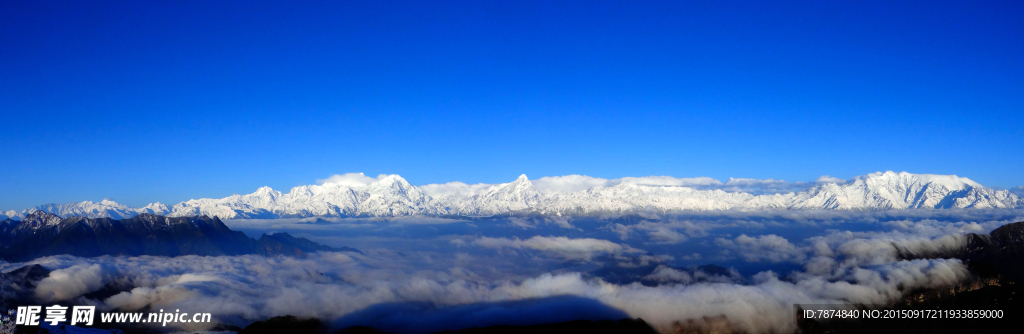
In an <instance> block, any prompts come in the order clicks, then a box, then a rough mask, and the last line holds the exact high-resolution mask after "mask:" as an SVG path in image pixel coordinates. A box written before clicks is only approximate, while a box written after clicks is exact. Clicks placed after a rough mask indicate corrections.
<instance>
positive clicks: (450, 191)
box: [419, 181, 492, 198]
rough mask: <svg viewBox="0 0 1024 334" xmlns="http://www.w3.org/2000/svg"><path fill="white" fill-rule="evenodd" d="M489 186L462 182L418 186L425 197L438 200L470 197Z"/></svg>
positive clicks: (489, 185)
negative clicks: (450, 197)
mask: <svg viewBox="0 0 1024 334" xmlns="http://www.w3.org/2000/svg"><path fill="white" fill-rule="evenodd" d="M491 186H492V185H491V184H485V183H477V184H465V183H462V182H458V181H456V182H448V183H444V184H426V185H422V186H419V188H420V190H422V191H423V193H425V194H427V196H430V197H434V198H438V197H444V196H454V197H470V196H473V195H476V194H479V193H480V192H482V191H484V190H487V188H490V187H491Z"/></svg>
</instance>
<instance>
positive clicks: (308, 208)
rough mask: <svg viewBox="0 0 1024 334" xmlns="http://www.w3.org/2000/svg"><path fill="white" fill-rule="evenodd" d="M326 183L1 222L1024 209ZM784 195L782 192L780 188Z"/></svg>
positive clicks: (908, 178)
mask: <svg viewBox="0 0 1024 334" xmlns="http://www.w3.org/2000/svg"><path fill="white" fill-rule="evenodd" d="M321 181H322V182H321V184H318V185H307V186H299V187H295V188H292V189H291V191H289V192H287V193H283V192H280V191H277V190H273V189H271V188H270V187H262V188H259V189H257V190H256V192H254V193H251V194H247V195H232V196H228V197H225V198H220V199H211V198H202V199H193V200H188V201H185V202H181V203H178V204H177V205H174V206H172V207H168V206H167V205H164V204H161V203H153V204H150V205H147V206H145V207H141V208H132V207H128V206H125V205H121V204H118V203H116V202H114V201H111V200H103V201H101V202H99V203H94V202H90V201H85V202H79V203H68V204H47V205H41V206H37V207H35V208H31V209H28V210H24V211H22V212H15V211H8V212H6V213H3V214H2V215H0V216H9V217H13V218H18V217H24V216H25V215H26V214H28V213H30V212H33V211H35V210H42V211H45V212H49V213H53V214H55V215H58V216H61V217H70V216H82V217H90V218H102V217H110V218H114V219H123V218H129V217H134V216H136V215H139V214H141V213H150V214H158V215H167V216H171V217H182V216H196V215H207V216H211V217H213V216H216V217H220V218H223V219H244V218H284V217H395V216H413V215H424V216H490V215H497V214H509V213H539V214H551V215H589V214H605V213H625V212H633V211H656V212H674V211H705V210H730V209H741V210H742V209H778V210H787V209H793V210H800V209H830V210H891V209H922V208H929V209H944V208H1024V199H1022V198H1021V197H1018V196H1017V195H1015V194H1013V193H1011V192H1009V191H1007V190H996V189H992V188H987V187H984V186H982V185H980V184H978V183H976V182H974V181H971V180H970V179H967V178H963V177H958V176H955V175H931V174H911V173H906V172H900V173H895V172H891V171H889V172H877V173H872V174H867V175H863V176H858V177H855V178H853V179H850V180H842V179H837V178H831V177H822V178H819V179H818V181H816V182H814V183H792V184H791V183H787V182H785V181H778V180H771V179H769V180H753V179H730V180H729V181H728V182H725V183H723V182H721V181H718V180H715V179H711V178H689V179H685V178H672V177H665V176H652V177H639V178H632V177H629V178H621V179H614V180H607V179H600V178H593V177H587V176H580V175H569V176H560V177H545V178H541V179H537V180H533V181H531V180H530V179H528V178H527V177H526V175H521V176H519V178H517V179H516V180H515V181H512V182H510V183H502V184H493V185H488V184H477V185H468V184H464V183H461V182H452V183H447V184H431V185H425V186H420V187H417V186H413V185H412V184H410V183H409V182H407V181H406V180H405V179H403V178H402V177H401V176H398V175H380V176H378V177H377V178H372V177H367V176H364V175H362V174H345V175H338V176H335V177H334V178H332V179H327V180H321ZM538 185H539V187H538ZM780 185H782V186H783V188H779V186H780ZM786 185H789V186H792V185H797V188H802V190H797V191H781V192H780V191H776V192H775V193H771V192H770V191H769V192H768V193H763V190H764V189H784V188H785V186H786ZM538 188H541V189H539V190H538ZM753 190H760V191H753ZM0 219H3V217H0Z"/></svg>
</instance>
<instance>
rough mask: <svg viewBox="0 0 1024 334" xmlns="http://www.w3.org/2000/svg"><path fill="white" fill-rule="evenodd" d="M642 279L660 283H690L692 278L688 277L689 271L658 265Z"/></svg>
mask: <svg viewBox="0 0 1024 334" xmlns="http://www.w3.org/2000/svg"><path fill="white" fill-rule="evenodd" d="M644 280H647V281H655V282H660V283H682V284H686V283H690V282H691V281H693V278H692V277H690V273H687V272H685V271H682V270H677V269H674V268H672V267H669V266H666V265H659V266H658V267H657V268H654V271H652V272H651V273H650V274H648V275H647V276H644Z"/></svg>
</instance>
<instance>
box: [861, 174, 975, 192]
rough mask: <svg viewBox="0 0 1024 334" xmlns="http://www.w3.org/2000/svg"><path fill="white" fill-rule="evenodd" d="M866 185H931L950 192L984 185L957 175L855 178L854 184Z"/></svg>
mask: <svg viewBox="0 0 1024 334" xmlns="http://www.w3.org/2000/svg"><path fill="white" fill-rule="evenodd" d="M861 182H862V183H864V184H865V185H868V186H871V187H903V188H907V187H913V186H915V185H929V186H932V187H943V188H945V189H949V190H963V189H965V188H967V187H973V188H983V186H982V185H980V184H978V183H977V182H974V181H973V180H971V179H968V178H966V177H959V176H956V175H935V174H911V173H907V172H899V173H896V172H893V171H886V172H875V173H871V174H867V175H861V176H858V177H855V178H853V180H852V183H855V184H856V183H861Z"/></svg>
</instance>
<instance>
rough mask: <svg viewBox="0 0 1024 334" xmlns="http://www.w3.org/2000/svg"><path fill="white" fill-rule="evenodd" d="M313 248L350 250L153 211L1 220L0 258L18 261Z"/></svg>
mask: <svg viewBox="0 0 1024 334" xmlns="http://www.w3.org/2000/svg"><path fill="white" fill-rule="evenodd" d="M317 251H354V252H358V250H355V249H353V248H348V247H343V248H334V247H329V246H324V245H320V244H317V243H315V242H313V241H310V240H308V239H305V238H295V237H292V236H291V235H288V234H287V233H275V234H273V235H266V234H264V235H262V236H261V237H260V239H259V240H254V239H252V238H249V237H247V236H246V235H245V234H244V233H242V232H239V231H233V230H231V229H230V228H228V227H227V226H226V225H224V223H223V222H221V220H220V219H219V218H217V217H214V218H210V217H208V216H202V217H164V216H158V215H153V214H146V213H144V214H140V215H138V216H135V217H132V218H127V219H121V220H115V219H110V218H82V217H70V218H64V219H62V218H60V217H58V216H55V215H53V214H49V213H46V212H43V211H36V212H33V213H31V214H29V215H28V216H26V217H25V219H24V220H21V221H16V220H12V219H6V220H3V221H0V259H4V260H7V261H14V262H21V261H28V260H31V259H35V258H39V257H43V256H51V255H61V254H68V255H74V256H82V257H93V256H101V255H129V256H137V255H159V256H179V255H242V254H259V255H264V256H274V255H286V256H296V257H305V256H306V254H308V253H311V252H317Z"/></svg>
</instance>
